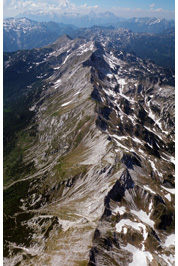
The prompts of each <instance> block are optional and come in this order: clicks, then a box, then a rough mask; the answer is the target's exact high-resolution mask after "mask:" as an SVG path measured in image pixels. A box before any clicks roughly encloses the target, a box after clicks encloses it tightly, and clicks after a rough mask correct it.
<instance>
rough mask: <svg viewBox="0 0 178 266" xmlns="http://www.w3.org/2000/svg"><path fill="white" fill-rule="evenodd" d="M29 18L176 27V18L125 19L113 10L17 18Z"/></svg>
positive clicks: (151, 29) (142, 28) (31, 14)
mask: <svg viewBox="0 0 178 266" xmlns="http://www.w3.org/2000/svg"><path fill="white" fill-rule="evenodd" d="M24 17H26V18H29V19H31V20H36V21H40V22H42V21H48V22H49V21H54V22H58V23H65V24H73V25H75V26H77V27H80V28H81V27H92V26H94V25H99V26H114V27H115V28H127V29H130V30H133V31H135V32H150V33H160V32H163V31H164V30H167V29H169V28H172V27H175V21H174V20H169V21H168V20H166V19H164V18H156V17H151V18H150V17H143V18H135V17H134V18H130V19H124V18H121V17H118V16H116V15H114V14H113V13H111V12H108V11H107V12H104V13H95V12H94V11H91V12H90V13H89V14H85V15H84V14H80V13H67V12H65V13H62V14H57V13H55V12H53V11H49V12H46V11H44V12H43V11H27V12H25V13H22V14H20V15H18V16H17V18H24Z"/></svg>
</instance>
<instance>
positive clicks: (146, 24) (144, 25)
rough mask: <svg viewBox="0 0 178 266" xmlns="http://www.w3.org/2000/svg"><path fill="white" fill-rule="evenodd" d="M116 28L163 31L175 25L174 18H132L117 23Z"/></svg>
mask: <svg viewBox="0 0 178 266" xmlns="http://www.w3.org/2000/svg"><path fill="white" fill-rule="evenodd" d="M115 27H116V28H118V27H123V28H127V29H130V30H133V31H135V32H150V33H161V32H163V31H165V30H167V29H170V28H172V27H175V21H174V20H170V21H168V20H166V19H164V18H155V17H152V18H149V17H144V18H131V19H128V20H127V21H124V22H119V23H117V24H116V25H115Z"/></svg>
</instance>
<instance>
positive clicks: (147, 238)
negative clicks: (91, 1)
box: [4, 35, 175, 266]
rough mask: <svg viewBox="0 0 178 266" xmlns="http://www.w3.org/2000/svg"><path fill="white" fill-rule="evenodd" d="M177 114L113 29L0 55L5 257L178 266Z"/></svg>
mask: <svg viewBox="0 0 178 266" xmlns="http://www.w3.org/2000/svg"><path fill="white" fill-rule="evenodd" d="M174 116H175V111H174V76H173V74H172V72H171V71H170V70H168V69H164V68H162V67H159V66H157V65H155V64H154V63H153V62H152V61H150V60H142V59H141V58H139V57H136V56H135V55H134V54H132V53H128V52H126V51H122V50H121V49H120V47H119V45H115V44H113V43H112V39H110V41H109V42H107V38H104V37H103V38H102V39H101V40H99V39H98V40H93V39H92V38H90V40H88V39H86V38H84V37H82V38H79V37H78V38H76V39H71V38H69V37H68V36H67V35H65V36H62V37H61V38H59V39H57V41H55V42H54V43H53V44H50V45H48V46H45V47H43V48H36V49H33V50H22V51H18V52H14V53H4V265H6V266H8V265H11V266H15V265H16V266H17V265H20V266H30V265H38V266H45V265H52V266H57V265H60V266H82V265H83V266H84V265H86V266H87V265H88V266H104V265H107V266H108V265H109V266H116V265H118V266H126V265H140V266H146V265H155V266H156V265H165V266H166V265H175V260H174V249H175V242H174V241H175V231H174V224H175V216H174V212H175V211H174V210H175V207H174V204H175V198H174V196H175V185H174V177H175V176H174V132H175V130H174V124H175V122H174Z"/></svg>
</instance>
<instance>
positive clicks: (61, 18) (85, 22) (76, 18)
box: [17, 11, 123, 27]
mask: <svg viewBox="0 0 178 266" xmlns="http://www.w3.org/2000/svg"><path fill="white" fill-rule="evenodd" d="M21 17H26V18H29V19H32V20H36V21H40V22H42V21H54V22H58V23H61V22H62V23H65V24H73V25H75V26H77V27H91V26H93V25H95V24H96V25H104V24H107V23H110V24H116V23H118V22H120V21H122V20H123V19H122V18H119V17H117V16H115V15H114V14H112V13H111V12H105V13H99V14H96V13H95V12H94V11H91V12H90V13H89V14H88V15H83V14H80V13H67V12H65V13H63V14H56V13H55V12H51V11H50V12H45V11H44V12H43V11H28V12H25V13H23V14H20V15H18V16H17V18H21Z"/></svg>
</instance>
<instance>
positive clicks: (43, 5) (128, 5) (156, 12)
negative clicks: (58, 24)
mask: <svg viewBox="0 0 178 266" xmlns="http://www.w3.org/2000/svg"><path fill="white" fill-rule="evenodd" d="M35 10H43V11H54V12H56V13H64V12H72V13H82V14H88V13H89V12H90V11H95V12H96V13H100V12H106V11H110V12H112V13H114V14H115V15H117V16H120V17H125V18H130V17H145V16H148V17H152V16H155V17H164V18H166V19H174V17H175V0H3V16H4V17H14V16H16V15H18V14H20V13H23V12H25V11H35Z"/></svg>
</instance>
